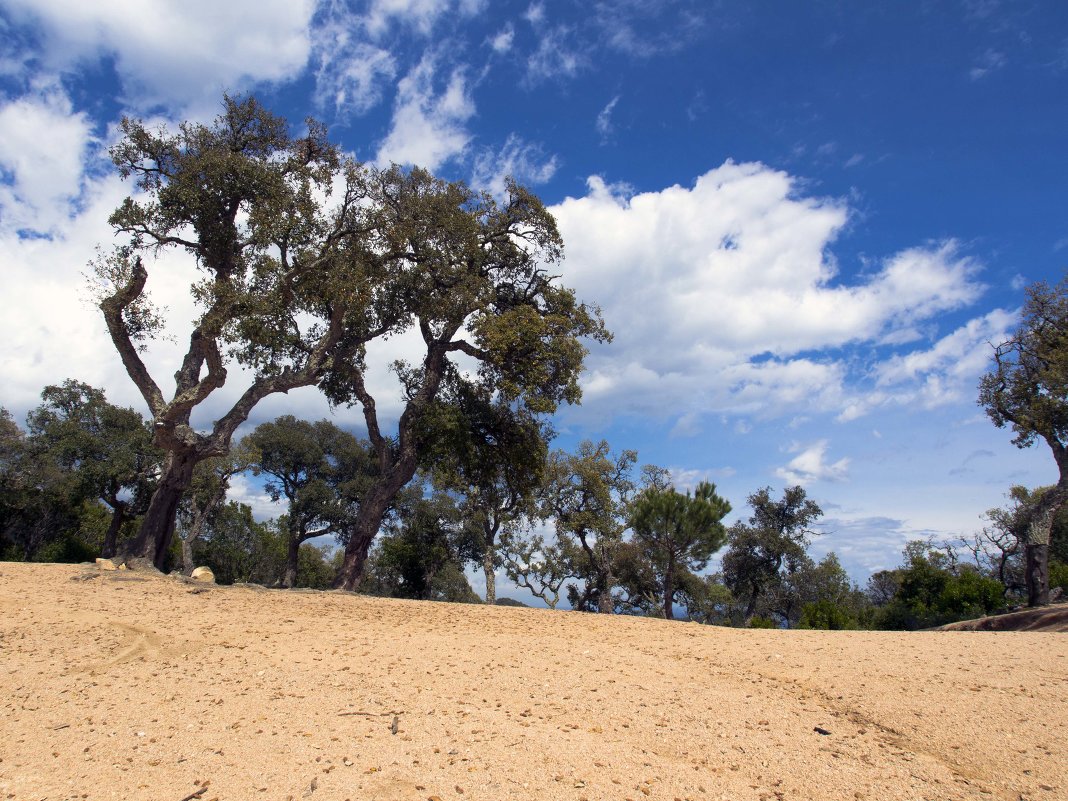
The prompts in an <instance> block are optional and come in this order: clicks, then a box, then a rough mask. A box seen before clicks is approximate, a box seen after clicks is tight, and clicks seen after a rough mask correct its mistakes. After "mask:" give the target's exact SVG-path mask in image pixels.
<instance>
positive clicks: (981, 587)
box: [874, 541, 1004, 630]
mask: <svg viewBox="0 0 1068 801" xmlns="http://www.w3.org/2000/svg"><path fill="white" fill-rule="evenodd" d="M905 560H906V564H905V566H904V567H903V568H901V569H899V570H898V571H897V574H898V580H899V586H898V589H897V592H896V593H895V594H894V597H893V599H892V600H891V601H890V603H889V604H887V605H886V606H884V607H882V608H881V609H879V610H878V612H877V613H876V615H875V618H874V625H875V626H876V627H877V628H881V629H910V630H911V629H921V628H930V627H932V626H940V625H943V624H945V623H952V622H954V621H957V620H968V619H971V618H976V617H980V616H982V615H988V614H991V613H992V612H995V611H997V610H998V609H1000V608H1002V607H1003V606H1004V598H1003V587H1002V585H1001V583H1000V582H999V581H996V580H995V579H992V578H989V577H987V576H983V575H981V574H980V573H979V572H978V571H976V570H973V569H971V568H968V567H964V568H957V567H955V566H954V565H953V563H952V562H951V561H950V560H949V559H948V557H947V555H946V554H945V553H943V552H941V551H939V550H938V549H936V548H932V547H931V546H930V545H929V544H928V543H925V542H922V541H915V542H912V543H909V544H908V545H907V546H906V548H905Z"/></svg>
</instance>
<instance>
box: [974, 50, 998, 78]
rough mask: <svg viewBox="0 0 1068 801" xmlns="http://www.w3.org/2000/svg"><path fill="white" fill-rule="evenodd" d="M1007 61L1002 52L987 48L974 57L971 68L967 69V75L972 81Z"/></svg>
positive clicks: (983, 76) (993, 70) (984, 75)
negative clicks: (977, 56)
mask: <svg viewBox="0 0 1068 801" xmlns="http://www.w3.org/2000/svg"><path fill="white" fill-rule="evenodd" d="M1007 63H1008V59H1007V58H1006V57H1005V54H1004V53H1001V52H999V51H997V50H993V49H987V50H986V51H985V52H984V53H983V54H982V55H981V56H979V58H977V59H976V61H975V64H973V65H972V68H971V69H970V70H968V77H969V78H971V79H972V80H973V81H978V80H980V79H981V78H985V77H986V76H987V75H989V74H990V73H992V72H996V71H997V70H1000V69H1001V68H1002V67H1004V66H1005V65H1006V64H1007Z"/></svg>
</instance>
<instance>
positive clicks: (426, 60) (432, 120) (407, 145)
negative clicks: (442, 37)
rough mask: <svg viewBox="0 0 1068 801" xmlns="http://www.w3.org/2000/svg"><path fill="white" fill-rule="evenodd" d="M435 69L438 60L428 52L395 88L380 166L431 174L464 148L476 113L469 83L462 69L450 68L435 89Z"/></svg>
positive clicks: (381, 150) (380, 153)
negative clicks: (423, 169)
mask: <svg viewBox="0 0 1068 801" xmlns="http://www.w3.org/2000/svg"><path fill="white" fill-rule="evenodd" d="M437 69H438V60H437V58H436V57H435V56H434V55H433V54H427V55H426V56H424V57H423V59H422V60H421V61H420V62H419V64H418V65H416V66H415V67H414V68H413V69H412V70H411V71H410V72H409V73H408V74H407V75H406V76H405V77H404V78H402V79H401V81H400V83H399V84H398V85H397V98H396V101H395V104H394V108H393V121H392V126H391V128H390V131H389V134H388V135H387V136H386V138H385V140H384V141H383V142H382V144H381V146H380V147H379V149H378V154H377V156H376V161H377V162H378V163H379V164H388V163H390V162H396V163H397V164H416V165H419V166H421V167H426V168H427V169H430V170H435V169H437V168H438V167H440V166H441V165H442V164H443V163H445V162H446V161H449V160H450V159H452V158H455V157H456V156H458V155H460V154H461V153H463V152H464V150H465V149H466V148H467V145H468V143H469V142H470V141H471V133H470V132H469V131H468V129H467V121H468V120H469V119H470V118H471V117H472V116H473V115H474V113H475V103H474V100H473V99H472V98H471V95H470V88H469V86H468V84H467V79H466V77H465V75H464V72H463V70H461V69H454V70H453V71H452V72H451V73H450V74H449V76H448V78H447V80H446V81H445V83H444V86H443V87H442V88H440V91H439V89H438V88H437V84H438V83H439V81H437Z"/></svg>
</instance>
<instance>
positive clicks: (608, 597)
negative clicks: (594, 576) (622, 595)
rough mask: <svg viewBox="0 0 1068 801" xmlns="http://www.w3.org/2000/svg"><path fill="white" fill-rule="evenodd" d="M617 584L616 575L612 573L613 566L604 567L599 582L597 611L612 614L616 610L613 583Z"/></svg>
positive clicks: (602, 613)
mask: <svg viewBox="0 0 1068 801" xmlns="http://www.w3.org/2000/svg"><path fill="white" fill-rule="evenodd" d="M613 584H615V576H613V575H612V568H611V567H608V566H606V567H604V568H603V569H602V570H601V571H600V573H599V575H598V582H597V613H598V614H601V615H610V614H612V613H613V612H615V611H616V608H615V603H614V602H613V601H612V585H613Z"/></svg>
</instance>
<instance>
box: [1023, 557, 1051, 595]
mask: <svg viewBox="0 0 1068 801" xmlns="http://www.w3.org/2000/svg"><path fill="white" fill-rule="evenodd" d="M1024 553H1025V554H1026V557H1027V605H1028V606H1031V607H1034V606H1046V605H1047V604H1049V543H1048V542H1029V543H1027V545H1026V546H1025V547H1024Z"/></svg>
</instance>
